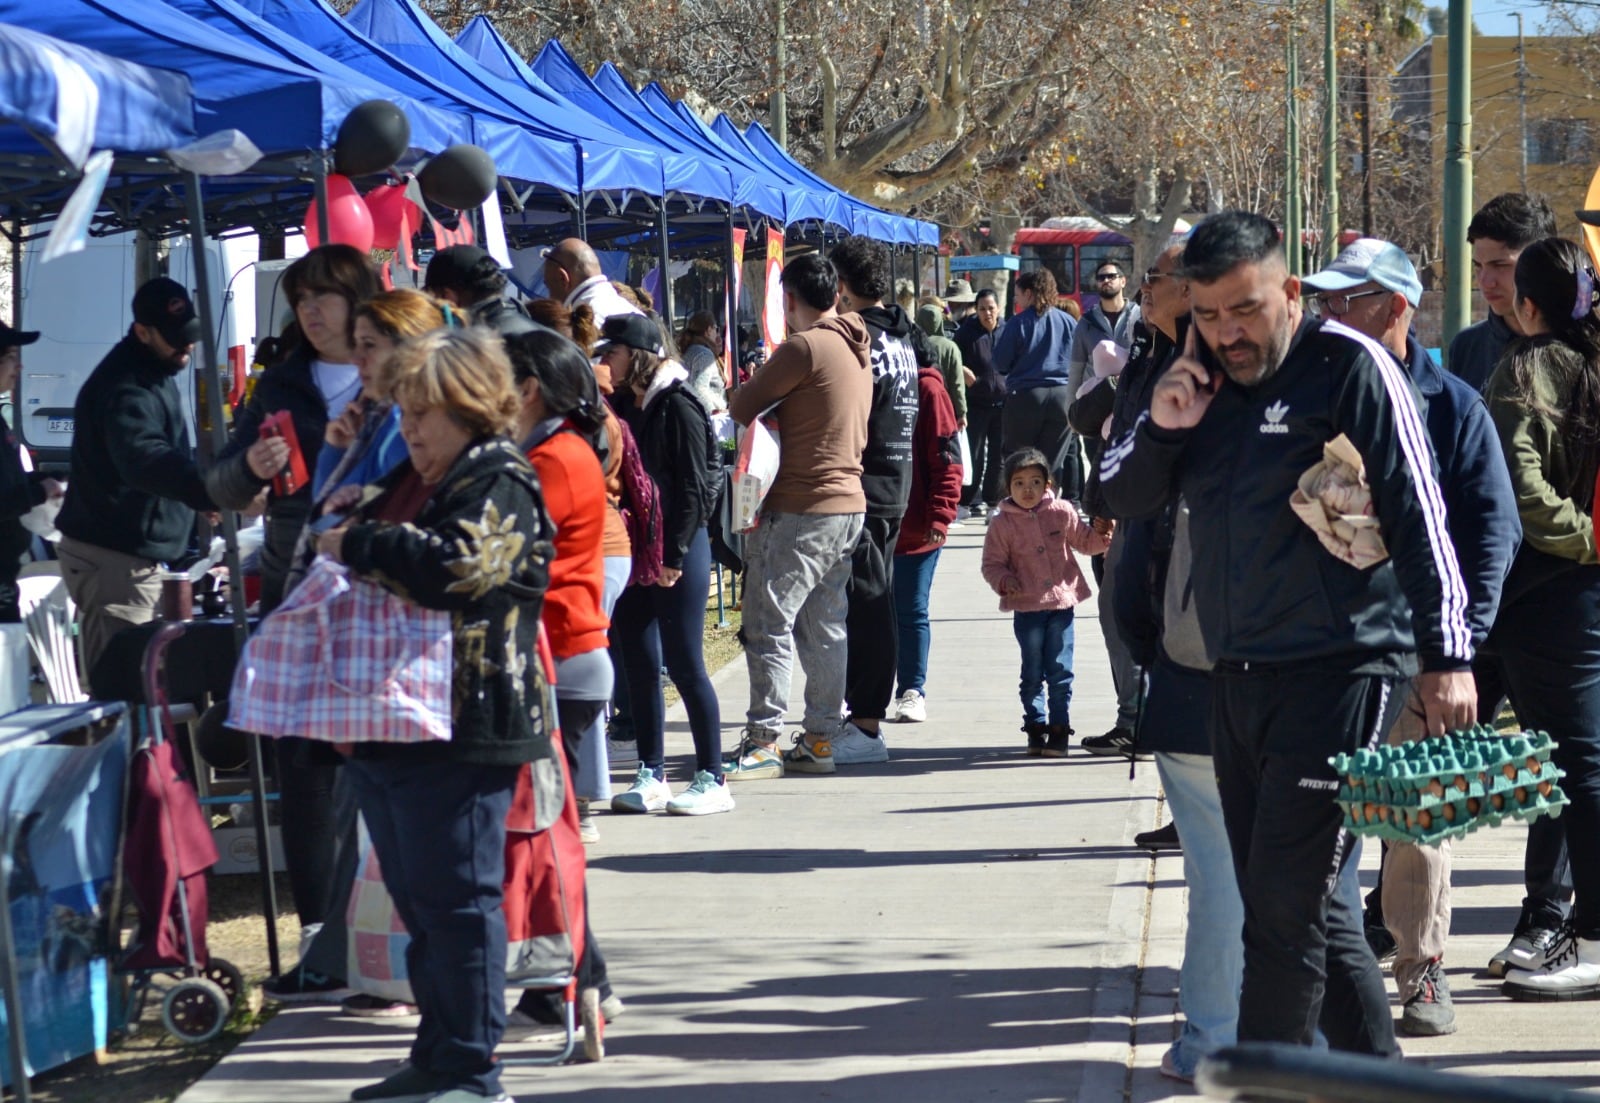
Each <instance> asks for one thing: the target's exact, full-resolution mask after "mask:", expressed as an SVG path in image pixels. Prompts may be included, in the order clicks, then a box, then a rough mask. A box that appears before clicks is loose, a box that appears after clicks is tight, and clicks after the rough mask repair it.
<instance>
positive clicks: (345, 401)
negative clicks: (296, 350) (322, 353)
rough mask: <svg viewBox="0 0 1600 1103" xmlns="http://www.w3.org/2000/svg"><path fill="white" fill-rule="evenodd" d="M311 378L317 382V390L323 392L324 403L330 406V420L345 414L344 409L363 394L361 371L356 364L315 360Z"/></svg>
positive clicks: (312, 363) (312, 365) (312, 364)
mask: <svg viewBox="0 0 1600 1103" xmlns="http://www.w3.org/2000/svg"><path fill="white" fill-rule="evenodd" d="M311 378H313V379H315V380H316V381H317V390H319V391H321V392H322V401H323V402H325V403H326V404H327V406H328V418H329V420H332V419H333V418H336V417H338V416H339V415H340V414H342V413H344V408H345V407H346V406H348V405H350V403H352V402H354V401H355V400H356V396H357V395H359V394H360V393H361V369H359V368H357V367H356V366H355V365H354V364H330V363H329V362H328V361H326V360H313V361H311Z"/></svg>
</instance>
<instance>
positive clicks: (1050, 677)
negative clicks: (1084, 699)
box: [1011, 609, 1072, 725]
mask: <svg viewBox="0 0 1600 1103" xmlns="http://www.w3.org/2000/svg"><path fill="white" fill-rule="evenodd" d="M1011 630H1012V631H1013V632H1015V633H1016V636H1017V643H1018V645H1019V646H1020V647H1021V648H1022V681H1021V684H1020V685H1019V686H1018V692H1019V693H1020V695H1021V697H1022V722H1023V723H1025V724H1046V723H1048V724H1063V725H1070V723H1071V711H1072V610H1071V609H1044V610H1041V611H1039V612H1037V613H1012V614H1011ZM1047 708H1048V711H1047Z"/></svg>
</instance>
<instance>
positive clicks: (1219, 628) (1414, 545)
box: [1101, 211, 1476, 1056]
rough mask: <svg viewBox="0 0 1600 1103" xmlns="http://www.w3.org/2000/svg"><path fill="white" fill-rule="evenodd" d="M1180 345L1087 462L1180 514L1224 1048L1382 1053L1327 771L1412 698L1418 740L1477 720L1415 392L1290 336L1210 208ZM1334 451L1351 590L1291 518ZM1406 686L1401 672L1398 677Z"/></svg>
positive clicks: (1187, 269)
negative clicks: (1200, 655) (1228, 918)
mask: <svg viewBox="0 0 1600 1103" xmlns="http://www.w3.org/2000/svg"><path fill="white" fill-rule="evenodd" d="M1182 270H1183V274H1184V275H1185V277H1186V278H1187V279H1188V281H1189V296H1190V307H1191V314H1192V318H1193V325H1192V326H1191V327H1190V329H1189V332H1188V336H1187V338H1186V343H1185V348H1184V353H1183V355H1181V356H1179V357H1178V358H1177V360H1175V361H1174V362H1173V364H1172V366H1171V367H1170V368H1169V369H1168V370H1167V372H1166V373H1165V374H1164V375H1163V376H1162V377H1161V379H1160V380H1159V381H1158V382H1157V383H1156V386H1155V389H1154V391H1153V393H1152V395H1151V401H1150V409H1149V410H1148V411H1147V412H1146V413H1144V414H1142V415H1141V416H1140V418H1139V420H1138V421H1137V422H1136V423H1135V425H1134V427H1133V428H1132V429H1131V430H1130V431H1129V432H1127V433H1126V434H1124V435H1123V436H1122V437H1121V438H1119V439H1118V440H1117V441H1115V442H1113V443H1112V445H1111V446H1110V447H1108V448H1107V450H1106V453H1105V459H1104V460H1103V461H1102V468H1101V486H1102V489H1103V490H1104V492H1105V496H1106V499H1107V501H1108V502H1109V503H1110V504H1111V507H1112V509H1113V510H1114V511H1115V512H1116V513H1117V515H1119V516H1123V517H1138V516H1143V515H1146V514H1149V513H1151V512H1153V511H1155V510H1157V509H1159V508H1161V506H1162V505H1163V504H1164V503H1165V502H1166V501H1167V500H1168V497H1169V496H1170V494H1172V493H1173V492H1174V491H1177V492H1180V493H1182V494H1183V496H1184V498H1185V499H1186V500H1187V501H1188V504H1189V508H1190V537H1191V542H1192V545H1193V569H1192V576H1191V577H1192V581H1193V586H1194V595H1195V607H1196V610H1197V612H1198V616H1199V621H1200V628H1201V635H1202V636H1203V637H1204V640H1205V644H1206V651H1207V652H1208V653H1209V656H1210V657H1211V658H1212V659H1214V660H1215V663H1216V666H1215V670H1214V674H1213V680H1212V690H1213V695H1212V711H1211V724H1210V727H1211V742H1212V751H1213V754H1214V757H1215V760H1216V769H1217V782H1218V789H1219V792H1220V794H1221V797H1222V806H1223V818H1224V820H1225V822H1226V825H1227V829H1228V839H1229V843H1230V845H1231V846H1232V849H1233V855H1234V870H1235V873H1236V875H1237V877H1238V880H1239V891H1240V895H1241V896H1242V897H1243V900H1244V910H1245V921H1244V932H1243V934H1244V983H1243V987H1242V989H1241V992H1240V999H1239V1040H1240V1041H1241V1042H1246V1041H1275V1042H1288V1043H1299V1044H1301V1045H1310V1044H1311V1043H1312V1040H1313V1037H1314V1035H1315V1033H1316V1031H1317V1029H1318V1027H1319V1025H1320V1027H1321V1029H1322V1030H1323V1032H1324V1033H1325V1034H1326V1035H1327V1038H1328V1041H1329V1043H1330V1044H1331V1045H1332V1046H1333V1047H1334V1048H1336V1049H1343V1050H1351V1051H1355V1052H1362V1053H1371V1054H1378V1055H1383V1056H1397V1055H1398V1053H1399V1047H1398V1045H1397V1044H1396V1042H1395V1035H1394V1023H1393V1020H1392V1018H1391V1017H1390V1012H1389V1004H1388V998H1387V995H1386V993H1385V991H1384V986H1383V976H1382V973H1381V972H1380V971H1379V969H1378V964H1377V961H1376V959H1375V958H1374V957H1373V956H1372V951H1371V949H1370V948H1369V947H1368V946H1367V942H1366V939H1365V937H1364V936H1363V934H1362V929H1361V915H1360V912H1359V910H1358V909H1356V908H1353V907H1351V905H1350V901H1349V900H1348V899H1340V898H1338V897H1337V895H1336V894H1335V892H1334V888H1335V886H1336V885H1337V884H1338V880H1339V873H1340V870H1341V869H1342V868H1343V866H1344V864H1345V862H1346V861H1348V859H1349V857H1350V839H1349V836H1348V834H1347V833H1346V832H1345V831H1344V830H1343V827H1342V824H1343V817H1342V814H1341V813H1340V811H1339V808H1338V806H1337V805H1336V804H1335V803H1334V800H1335V798H1336V797H1337V796H1338V789H1339V781H1338V776H1337V775H1336V774H1335V773H1334V770H1333V767H1332V766H1330V765H1329V764H1328V759H1329V757H1330V756H1332V755H1335V754H1338V753H1340V752H1353V751H1355V750H1357V749H1359V748H1361V747H1370V746H1376V745H1378V744H1379V743H1380V742H1381V741H1382V740H1383V738H1384V736H1385V734H1386V733H1387V732H1388V730H1389V728H1390V726H1391V725H1392V724H1393V723H1394V720H1395V717H1396V715H1397V713H1398V711H1399V709H1400V707H1401V704H1402V701H1403V699H1404V696H1405V689H1406V686H1407V683H1408V680H1409V679H1410V678H1411V677H1412V675H1413V674H1417V681H1416V685H1417V693H1418V696H1419V697H1420V699H1421V704H1422V707H1423V710H1424V712H1425V714H1426V723H1427V727H1428V731H1429V733H1430V734H1439V733H1443V732H1446V731H1453V730H1456V729H1458V728H1465V727H1468V726H1470V725H1471V724H1472V723H1473V722H1474V715H1475V707H1476V693H1475V691H1474V688H1473V681H1472V676H1471V674H1470V672H1469V665H1470V662H1471V659H1472V637H1471V631H1470V628H1469V627H1468V624H1467V620H1466V607H1467V595H1466V589H1465V586H1464V585H1463V582H1462V578H1461V572H1460V569H1459V567H1458V565H1457V562H1456V556H1455V551H1454V549H1453V547H1452V545H1451V543H1450V535H1449V532H1448V530H1447V528H1446V526H1445V507H1444V496H1443V494H1442V493H1441V492H1440V489H1439V484H1438V480H1437V478H1436V474H1435V463H1434V457H1433V452H1432V450H1431V448H1430V446H1429V444H1428V436H1427V431H1426V428H1425V426H1424V424H1423V419H1422V417H1421V415H1420V414H1419V413H1418V407H1417V400H1416V395H1415V392H1414V391H1413V389H1412V386H1411V383H1410V382H1409V381H1408V380H1407V378H1406V376H1405V373H1404V372H1403V370H1402V369H1401V367H1400V365H1399V364H1398V363H1396V362H1395V361H1394V359H1393V358H1392V357H1390V356H1389V355H1387V354H1386V353H1384V352H1383V350H1382V349H1381V348H1379V347H1377V346H1376V345H1375V344H1374V343H1373V342H1371V341H1370V340H1369V339H1367V338H1364V337H1362V336H1361V335H1360V334H1358V333H1356V332H1355V331H1354V330H1351V329H1348V328H1346V327H1345V326H1343V325H1340V324H1339V323H1338V322H1336V321H1327V322H1324V321H1319V320H1314V319H1306V318H1304V317H1303V316H1302V313H1301V309H1300V281H1299V280H1298V279H1296V278H1295V277H1293V276H1291V275H1290V274H1289V270H1288V266H1287V263H1286V262H1285V258H1284V252H1283V244H1282V239H1281V238H1280V236H1279V234H1278V231H1277V229H1276V228H1275V227H1274V226H1273V225H1272V223H1271V222H1269V221H1268V220H1267V219H1265V218H1263V217H1261V216H1260V215H1255V214H1249V213H1246V212H1242V211H1225V212H1223V213H1221V214H1218V215H1215V216H1213V217H1211V218H1208V219H1207V220H1206V221H1204V222H1202V223H1201V224H1200V225H1199V226H1198V227H1196V228H1195V230H1194V232H1193V234H1192V235H1191V236H1190V238H1189V242H1188V244H1187V245H1186V246H1185V247H1184V253H1183V268H1182ZM1341 434H1342V435H1344V436H1345V437H1346V438H1348V439H1349V441H1350V442H1351V443H1352V444H1353V445H1354V446H1355V448H1356V449H1357V451H1359V452H1360V454H1361V457H1362V460H1363V462H1364V465H1365V469H1366V475H1367V480H1368V482H1369V483H1370V485H1371V491H1372V504H1373V509H1374V512H1375V513H1376V514H1377V517H1378V521H1379V525H1380V530H1381V532H1382V536H1383V540H1384V543H1385V545H1386V547H1387V549H1388V553H1389V558H1388V559H1386V560H1384V561H1383V562H1381V563H1379V564H1378V565H1376V566H1371V567H1367V568H1365V569H1358V568H1357V567H1354V566H1351V565H1350V564H1348V563H1346V562H1344V561H1343V560H1342V559H1339V558H1337V557H1335V556H1334V555H1333V554H1332V553H1330V552H1329V551H1328V550H1326V549H1325V548H1324V547H1323V546H1322V544H1321V543H1320V542H1319V540H1318V539H1317V537H1316V536H1315V534H1313V532H1312V530H1311V529H1310V528H1309V527H1308V526H1307V525H1306V524H1304V523H1303V522H1302V521H1301V520H1300V519H1299V517H1298V516H1297V515H1296V514H1295V513H1294V512H1293V511H1292V510H1291V509H1290V508H1289V498H1290V495H1291V494H1292V493H1293V492H1294V490H1295V487H1296V484H1297V483H1298V481H1299V479H1300V476H1301V475H1302V474H1303V473H1304V472H1305V471H1306V470H1307V469H1308V468H1310V467H1312V466H1314V465H1315V464H1317V463H1318V462H1319V461H1320V460H1322V458H1323V446H1324V445H1325V444H1326V443H1327V442H1328V441H1330V440H1332V439H1333V438H1335V437H1337V436H1339V435H1341ZM1419 667H1420V673H1418V668H1419Z"/></svg>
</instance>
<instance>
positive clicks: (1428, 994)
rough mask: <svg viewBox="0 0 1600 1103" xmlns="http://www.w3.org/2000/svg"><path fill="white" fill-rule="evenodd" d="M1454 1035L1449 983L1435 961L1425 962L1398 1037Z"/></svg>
mask: <svg viewBox="0 0 1600 1103" xmlns="http://www.w3.org/2000/svg"><path fill="white" fill-rule="evenodd" d="M1455 1032H1456V1009H1455V1007H1454V1005H1452V1004H1451V1002H1450V982H1449V981H1448V980H1447V979H1446V978H1445V975H1444V965H1443V963H1441V962H1440V960H1439V959H1438V958H1434V959H1433V960H1432V961H1430V962H1428V968H1427V970H1426V971H1425V972H1424V973H1423V974H1422V980H1421V982H1420V983H1418V985H1417V990H1416V991H1415V992H1413V993H1412V994H1411V998H1410V999H1408V1000H1406V1002H1405V1010H1404V1011H1403V1012H1402V1013H1401V1015H1400V1033H1402V1034H1405V1035H1408V1036H1409V1037H1412V1038H1437V1037H1438V1036H1440V1035H1441V1034H1454V1033H1455Z"/></svg>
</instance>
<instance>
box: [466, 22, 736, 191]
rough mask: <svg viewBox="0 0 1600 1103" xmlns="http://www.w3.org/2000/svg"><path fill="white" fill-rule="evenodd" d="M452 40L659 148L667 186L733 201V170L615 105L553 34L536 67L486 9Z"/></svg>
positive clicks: (500, 70)
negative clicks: (684, 148) (685, 149)
mask: <svg viewBox="0 0 1600 1103" xmlns="http://www.w3.org/2000/svg"><path fill="white" fill-rule="evenodd" d="M456 45H458V46H459V47H461V49H463V50H465V51H466V52H467V53H468V54H470V55H472V57H473V58H474V59H476V60H477V62H478V63H479V64H481V65H482V66H483V67H484V68H485V69H488V70H489V71H490V72H492V73H495V74H498V75H499V76H501V77H504V78H506V79H507V80H510V81H513V82H519V83H521V84H524V85H527V86H528V87H530V88H531V87H536V86H543V87H548V88H550V89H551V91H553V92H554V93H555V94H557V95H559V96H560V97H561V98H562V99H564V100H565V101H567V102H568V103H570V104H572V105H573V106H574V107H576V108H577V109H578V110H580V111H583V112H586V113H587V114H588V115H590V116H592V117H593V118H595V119H598V120H600V121H602V122H604V123H605V124H606V125H607V126H609V127H611V128H612V129H613V130H615V131H617V132H618V133H619V134H622V135H624V136H626V137H628V138H630V139H632V140H634V141H635V142H641V143H645V144H646V145H647V146H649V147H652V148H657V149H660V150H663V151H664V153H665V154H666V155H664V156H663V157H662V168H663V171H664V173H665V179H666V185H667V190H668V191H669V192H681V193H683V194H685V195H697V196H703V197H705V198H708V199H720V200H722V201H723V202H725V203H729V202H732V201H733V197H734V186H733V176H732V174H731V173H730V172H729V171H728V169H727V167H726V166H725V165H721V164H717V163H714V162H710V161H708V160H707V159H706V158H704V157H698V156H689V155H684V154H681V153H679V152H677V149H678V147H677V146H676V145H675V144H673V143H670V142H666V141H664V140H663V138H662V137H661V136H660V135H658V134H656V133H654V132H653V131H651V130H650V128H649V127H646V126H644V125H643V124H642V123H640V122H639V121H638V120H637V119H636V118H635V117H634V116H632V115H629V114H627V113H625V112H623V111H619V110H618V109H617V108H616V107H615V106H614V105H613V104H612V103H611V101H610V100H608V99H606V98H605V97H604V96H603V95H601V94H600V90H599V89H598V88H596V87H595V86H594V82H593V81H591V80H590V79H589V75H588V74H587V73H585V72H584V71H583V69H582V67H581V66H579V65H578V63H577V62H576V61H573V60H572V58H571V57H570V56H569V55H568V54H567V52H566V51H565V50H563V49H562V48H561V45H560V43H558V42H556V41H555V40H554V39H551V40H550V42H549V43H548V44H546V46H545V48H544V51H543V52H541V53H540V55H539V57H540V59H541V60H544V59H546V56H547V55H548V60H549V64H548V65H547V66H546V67H545V68H544V69H543V71H542V72H540V73H535V72H534V71H533V69H531V68H529V66H528V63H527V62H526V61H523V60H522V58H521V57H520V56H518V54H517V52H516V51H515V50H513V49H512V48H511V46H510V45H509V44H508V43H507V42H506V40H505V39H503V38H501V37H500V32H499V31H497V30H496V29H495V27H494V24H493V23H492V22H490V20H489V17H488V16H486V15H479V16H474V17H473V20H472V22H470V23H468V24H467V26H466V28H465V29H464V30H463V31H462V32H461V33H460V34H459V35H457V36H456Z"/></svg>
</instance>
